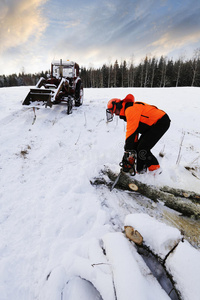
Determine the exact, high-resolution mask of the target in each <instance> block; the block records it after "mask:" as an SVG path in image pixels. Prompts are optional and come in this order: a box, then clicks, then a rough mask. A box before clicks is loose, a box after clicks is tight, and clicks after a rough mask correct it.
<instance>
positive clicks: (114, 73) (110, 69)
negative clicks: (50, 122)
mask: <svg viewBox="0 0 200 300" xmlns="http://www.w3.org/2000/svg"><path fill="white" fill-rule="evenodd" d="M48 73H49V71H46V72H41V73H37V74H25V73H24V72H22V73H21V74H19V75H16V74H12V75H9V76H5V75H2V76H1V75H0V87H10V86H28V85H36V83H37V82H38V80H39V78H40V77H45V78H47V76H48ZM81 79H82V82H83V87H85V88H110V87H178V86H179V87H180V86H196V87H199V86H200V48H199V49H197V50H196V51H195V55H194V56H193V58H192V59H189V60H186V61H184V60H183V59H181V58H180V59H178V60H176V61H173V60H172V59H168V58H167V57H164V56H161V57H160V59H157V58H155V57H153V58H150V57H148V56H146V57H145V58H144V59H143V60H142V61H141V63H140V64H139V65H137V66H134V63H133V62H130V61H129V62H127V61H126V60H124V61H122V62H121V63H120V64H119V63H118V61H117V60H116V61H115V63H114V64H104V65H103V66H102V67H100V68H96V69H95V68H93V67H90V68H88V69H86V68H85V67H84V68H81Z"/></svg>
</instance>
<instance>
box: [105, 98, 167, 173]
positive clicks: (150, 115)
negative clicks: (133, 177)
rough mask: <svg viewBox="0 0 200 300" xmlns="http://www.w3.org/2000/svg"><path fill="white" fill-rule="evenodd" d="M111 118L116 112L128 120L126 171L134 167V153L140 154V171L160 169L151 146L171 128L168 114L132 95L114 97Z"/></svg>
mask: <svg viewBox="0 0 200 300" xmlns="http://www.w3.org/2000/svg"><path fill="white" fill-rule="evenodd" d="M106 114H107V121H108V122H110V121H112V120H113V115H114V114H115V115H117V116H119V117H120V118H121V119H123V120H124V121H126V122H127V128H126V141H125V147H124V148H125V152H124V156H123V159H122V168H123V170H124V171H125V172H128V171H130V170H132V164H133V162H131V157H132V153H134V152H135V153H136V154H137V172H138V173H143V172H145V171H147V169H148V170H149V171H154V170H157V169H159V168H160V165H159V162H158V160H157V159H156V157H155V156H154V155H153V154H152V153H151V151H150V150H151V149H152V148H153V147H154V146H155V144H156V143H157V142H158V141H159V139H160V138H161V137H162V136H163V134H164V133H165V132H166V131H167V130H168V128H169V126H170V119H169V117H168V115H167V114H166V113H165V112H164V111H163V110H160V109H158V108H157V107H156V106H153V105H149V104H146V103H144V102H135V98H134V96H133V95H132V94H128V95H127V96H126V97H125V99H123V100H120V99H118V98H113V99H111V100H110V101H109V102H108V105H107V110H106Z"/></svg>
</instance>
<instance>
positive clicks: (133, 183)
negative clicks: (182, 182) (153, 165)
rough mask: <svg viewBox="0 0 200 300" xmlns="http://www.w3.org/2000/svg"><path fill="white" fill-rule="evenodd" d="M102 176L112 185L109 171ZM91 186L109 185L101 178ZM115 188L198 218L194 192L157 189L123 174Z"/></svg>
mask: <svg viewBox="0 0 200 300" xmlns="http://www.w3.org/2000/svg"><path fill="white" fill-rule="evenodd" d="M103 174H104V175H107V176H108V178H109V179H110V180H111V182H112V184H113V182H114V181H115V180H116V178H117V175H116V174H114V173H113V172H112V171H111V170H110V169H106V170H104V171H103ZM92 184H96V185H98V184H106V185H109V183H107V182H106V181H105V179H102V178H101V179H100V178H99V179H96V180H95V181H94V182H93V183H92ZM115 188H119V189H124V190H129V191H134V192H138V193H140V194H142V195H143V196H145V197H147V198H150V199H151V200H153V201H155V202H157V201H158V200H160V201H162V202H164V205H165V206H167V207H169V208H172V209H174V210H176V211H178V212H180V213H182V214H183V215H184V216H189V217H192V216H193V217H194V218H195V219H199V218H200V195H198V194H195V193H194V192H189V191H184V190H181V189H175V188H170V187H167V186H165V187H162V188H158V187H156V186H152V185H148V184H145V183H142V182H140V181H138V180H136V179H134V178H133V177H131V176H130V175H128V174H127V173H124V172H120V176H119V179H118V182H117V183H116V185H115Z"/></svg>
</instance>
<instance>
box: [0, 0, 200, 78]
mask: <svg viewBox="0 0 200 300" xmlns="http://www.w3.org/2000/svg"><path fill="white" fill-rule="evenodd" d="M197 48H200V0H70V1H69V0H0V74H6V75H7V74H11V73H17V74H18V73H19V72H22V71H25V73H29V72H30V73H35V72H40V71H42V70H43V71H45V70H48V69H50V64H51V61H52V60H53V59H60V58H62V59H69V60H73V61H76V62H77V63H79V64H80V66H83V67H90V66H92V67H99V66H102V65H103V64H104V63H106V64H110V63H114V61H115V60H116V59H117V60H118V61H119V63H120V62H121V61H122V60H124V59H126V60H127V61H131V60H133V62H134V64H135V65H137V64H138V63H139V62H140V61H141V59H143V58H144V57H145V55H148V56H150V55H151V56H156V57H158V58H159V57H160V56H161V55H163V56H167V57H168V58H173V59H174V60H175V59H178V58H179V57H183V58H191V57H192V56H193V54H194V50H196V49H197Z"/></svg>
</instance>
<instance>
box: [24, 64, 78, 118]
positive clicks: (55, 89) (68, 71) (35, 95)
mask: <svg viewBox="0 0 200 300" xmlns="http://www.w3.org/2000/svg"><path fill="white" fill-rule="evenodd" d="M33 102H34V103H33ZM60 103H66V104H67V114H70V113H71V112H72V107H73V106H80V105H82V103H83V86H82V82H81V79H80V77H79V65H78V64H77V63H75V62H73V61H68V60H67V61H62V59H61V60H60V61H53V62H52V63H51V73H50V76H49V78H47V79H45V78H44V77H41V78H40V79H39V81H38V83H37V84H36V86H35V88H31V89H30V91H29V93H28V95H27V96H26V98H25V100H24V101H23V103H22V104H23V105H32V106H34V107H39V106H41V104H42V105H45V106H46V107H47V106H49V107H52V105H54V104H60Z"/></svg>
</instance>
